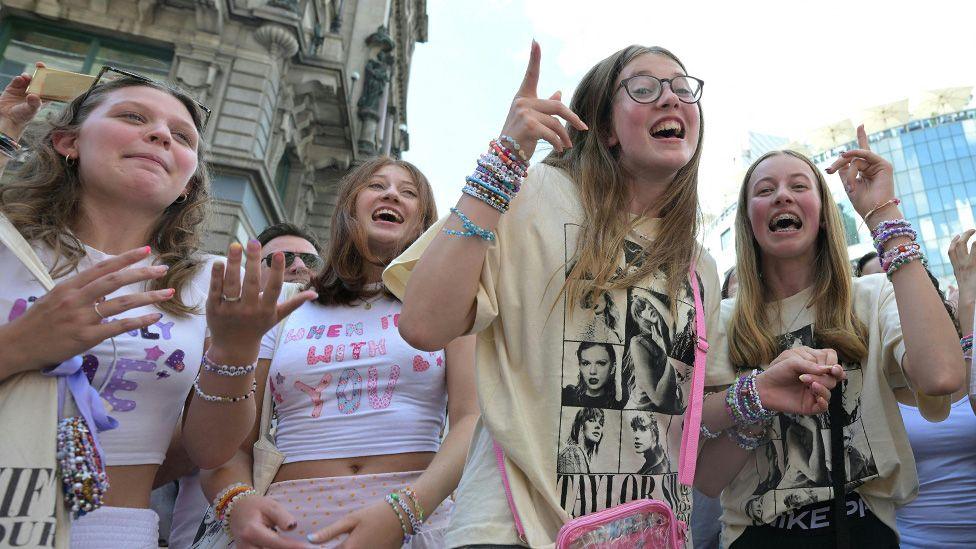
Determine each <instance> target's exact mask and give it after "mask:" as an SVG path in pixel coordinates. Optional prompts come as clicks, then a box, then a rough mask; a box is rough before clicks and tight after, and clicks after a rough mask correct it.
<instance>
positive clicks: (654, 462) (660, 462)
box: [624, 412, 670, 475]
mask: <svg viewBox="0 0 976 549" xmlns="http://www.w3.org/2000/svg"><path fill="white" fill-rule="evenodd" d="M624 414H625V417H626V416H627V415H629V416H630V422H629V423H630V430H631V432H632V433H633V437H634V438H633V442H634V452H635V453H637V455H639V456H641V457H643V458H644V463H643V465H641V467H640V469H638V470H637V471H636V473H637V474H638V475H660V474H664V473H667V472H669V471H670V464H669V463H668V461H669V460H668V455H667V452H665V449H664V446H663V445H662V444H661V428H660V426H658V424H657V421H656V420H655V419H654V415H653V414H652V413H650V412H631V413H629V414H628V413H627V412H624Z"/></svg>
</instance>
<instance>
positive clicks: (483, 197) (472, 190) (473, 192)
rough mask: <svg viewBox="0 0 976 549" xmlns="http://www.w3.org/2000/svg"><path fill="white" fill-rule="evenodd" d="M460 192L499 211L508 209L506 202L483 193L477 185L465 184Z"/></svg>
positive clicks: (502, 211) (503, 211)
mask: <svg viewBox="0 0 976 549" xmlns="http://www.w3.org/2000/svg"><path fill="white" fill-rule="evenodd" d="M461 192H462V193H464V194H466V195H468V196H470V197H473V198H477V199H478V200H480V201H482V202H484V203H485V204H488V205H489V206H491V207H492V208H495V209H496V210H498V212H499V213H505V212H507V211H508V204H504V203H501V202H499V201H498V200H497V199H496V198H494V197H492V196H490V195H488V194H485V192H484V191H481V190H479V189H478V188H477V187H472V186H471V185H466V186H465V187H464V188H463V189H461Z"/></svg>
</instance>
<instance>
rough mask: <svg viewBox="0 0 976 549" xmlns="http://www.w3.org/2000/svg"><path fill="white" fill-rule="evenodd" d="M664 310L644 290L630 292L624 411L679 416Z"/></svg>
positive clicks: (680, 407)
mask: <svg viewBox="0 0 976 549" xmlns="http://www.w3.org/2000/svg"><path fill="white" fill-rule="evenodd" d="M655 301H657V302H658V303H655ZM659 305H660V307H661V308H659ZM664 308H665V306H664V304H663V303H661V302H660V301H659V300H657V299H655V298H654V297H653V295H652V294H651V293H650V292H647V291H646V290H638V289H635V290H633V291H632V292H631V295H630V315H629V316H630V318H629V324H628V330H627V333H628V337H629V339H628V341H627V352H626V355H625V356H624V367H623V370H624V378H625V379H627V380H628V386H629V389H630V390H629V398H628V401H627V405H626V406H625V408H634V409H638V410H650V411H654V412H663V413H667V414H680V413H681V412H682V405H681V394H680V392H679V391H680V390H679V388H678V375H677V372H676V371H675V369H674V366H673V365H671V363H670V361H669V360H668V351H669V350H670V349H671V332H670V329H669V328H668V326H667V324H666V322H665V320H664V317H663V315H662V311H663V310H664Z"/></svg>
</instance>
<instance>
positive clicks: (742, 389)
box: [725, 370, 776, 426]
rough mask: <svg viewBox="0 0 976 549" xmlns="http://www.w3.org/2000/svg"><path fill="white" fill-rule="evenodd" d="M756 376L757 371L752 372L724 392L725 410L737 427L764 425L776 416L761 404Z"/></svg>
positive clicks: (737, 380)
mask: <svg viewBox="0 0 976 549" xmlns="http://www.w3.org/2000/svg"><path fill="white" fill-rule="evenodd" d="M758 375H759V370H753V371H752V373H750V374H749V375H746V376H742V377H740V378H738V379H736V380H735V382H734V383H733V384H732V386H731V387H729V389H728V391H727V392H726V396H725V410H726V412H727V413H728V414H729V417H731V418H732V421H733V422H734V423H735V424H736V425H738V426H743V425H757V424H760V423H766V422H769V421H770V420H771V419H772V418H773V417H775V415H776V413H775V412H773V411H770V410H767V409H766V408H765V407H764V406H763V404H762V400H761V398H760V396H759V391H758V390H757V389H756V376H758Z"/></svg>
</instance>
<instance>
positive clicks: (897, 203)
mask: <svg viewBox="0 0 976 549" xmlns="http://www.w3.org/2000/svg"><path fill="white" fill-rule="evenodd" d="M892 204H894V205H895V206H900V205H901V200H900V199H898V198H892V199H890V200H888V201H886V202H883V203H881V204H879V205H877V206H875V207H874V208H873V209H872V210H871V211H869V212H868V213H866V214H864V222H865V223H867V222H868V218H869V217H871V216H872V215H874V214H875V213H876V212H877V211H878V210H881V209H883V208H887V207H888V206H891V205H892Z"/></svg>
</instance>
